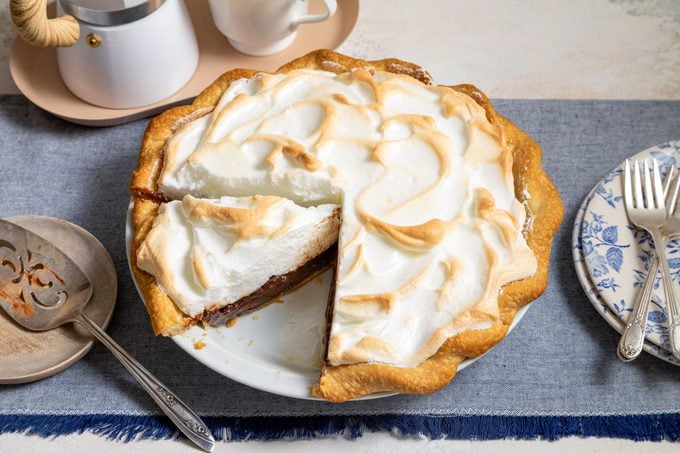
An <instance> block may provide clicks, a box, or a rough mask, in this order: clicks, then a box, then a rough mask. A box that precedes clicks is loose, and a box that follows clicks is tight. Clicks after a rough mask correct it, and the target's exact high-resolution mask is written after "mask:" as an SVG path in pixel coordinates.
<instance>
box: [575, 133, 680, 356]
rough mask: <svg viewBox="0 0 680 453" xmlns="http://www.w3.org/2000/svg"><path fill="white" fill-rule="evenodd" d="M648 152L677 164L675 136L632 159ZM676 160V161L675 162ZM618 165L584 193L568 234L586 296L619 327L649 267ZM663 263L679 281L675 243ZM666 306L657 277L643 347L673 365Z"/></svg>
mask: <svg viewBox="0 0 680 453" xmlns="http://www.w3.org/2000/svg"><path fill="white" fill-rule="evenodd" d="M649 157H654V158H656V159H658V160H659V162H660V163H661V165H662V172H663V173H664V174H665V173H667V172H668V169H669V168H670V167H671V166H673V165H676V166H677V164H678V163H680V141H674V142H669V143H665V144H662V145H658V146H655V147H652V148H649V149H647V150H645V151H642V152H641V153H639V154H637V155H636V156H634V158H635V159H639V158H649ZM676 160H677V161H678V162H676ZM621 172H622V165H620V166H619V167H617V168H616V169H615V170H614V171H612V172H611V173H610V174H609V175H607V176H606V177H605V178H604V179H603V180H602V181H601V182H600V183H598V184H597V185H596V186H595V188H594V189H593V190H592V192H591V193H590V195H588V197H586V199H585V200H584V202H583V205H582V206H581V209H580V210H579V212H578V215H577V216H576V221H575V224H574V231H573V236H572V243H573V254H574V263H575V266H576V271H577V274H578V276H579V280H580V281H581V285H582V286H583V288H584V290H585V291H586V294H587V295H588V298H589V299H590V301H591V302H592V303H593V305H594V306H595V308H596V309H597V310H598V313H600V314H601V315H602V316H603V317H604V318H605V320H607V322H609V324H611V325H612V326H613V327H614V328H615V329H616V330H618V331H619V332H621V331H622V330H623V325H624V324H623V322H624V321H626V320H627V317H628V315H629V313H630V312H631V310H632V303H633V301H634V298H635V295H636V294H637V291H639V290H640V286H641V285H642V283H643V281H644V278H645V277H646V275H647V271H648V269H649V264H650V259H651V257H652V253H653V252H652V245H651V241H650V238H649V236H648V235H647V234H646V233H643V232H641V231H639V230H637V228H635V227H633V226H632V225H630V224H629V222H628V218H627V217H626V212H625V208H624V206H623V196H622V193H621ZM667 251H668V254H669V257H670V258H669V266H670V268H671V272H672V274H673V279H674V280H675V281H676V283H678V282H680V243H679V242H677V241H674V242H672V243H670V244H669V246H668V250H667ZM666 313H667V311H666V306H665V304H664V299H663V288H662V286H661V284H660V277H658V276H657V279H656V282H655V288H654V293H653V298H652V304H651V306H650V311H649V316H648V324H647V343H646V345H645V350H646V351H647V352H650V353H651V354H653V355H655V356H657V357H660V358H662V359H664V360H667V361H669V362H671V363H674V364H676V365H678V364H680V363H678V361H677V360H675V359H673V358H672V356H671V355H670V353H669V352H668V348H669V345H668V326H667V314H666Z"/></svg>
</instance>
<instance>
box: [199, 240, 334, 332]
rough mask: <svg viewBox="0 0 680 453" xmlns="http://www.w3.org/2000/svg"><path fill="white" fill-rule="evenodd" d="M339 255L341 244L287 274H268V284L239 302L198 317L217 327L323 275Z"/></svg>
mask: <svg viewBox="0 0 680 453" xmlns="http://www.w3.org/2000/svg"><path fill="white" fill-rule="evenodd" d="M337 255H338V245H337V243H336V244H334V245H332V246H331V247H329V248H328V249H327V250H326V251H325V252H323V253H321V254H320V255H318V256H316V257H315V258H313V259H311V260H309V261H307V262H306V263H305V264H303V265H302V266H300V267H298V268H297V269H295V270H293V271H291V272H288V273H287V274H283V275H274V276H272V277H269V280H267V283H265V284H264V285H262V286H261V287H260V288H259V289H257V290H256V291H254V292H252V293H250V294H249V295H247V296H245V297H243V298H241V299H239V300H237V301H236V302H234V303H232V304H229V305H225V306H223V307H220V308H217V309H208V310H206V311H204V312H203V314H202V315H200V316H199V318H198V320H200V321H203V322H207V323H208V324H210V325H211V326H218V325H221V324H224V323H225V322H227V321H228V320H230V319H232V318H235V317H237V316H240V315H242V314H244V313H246V312H248V311H252V310H256V309H258V308H261V307H262V306H264V305H266V304H268V303H271V302H273V301H274V300H275V299H276V298H277V297H278V296H280V295H282V294H285V293H287V292H289V291H292V290H293V289H295V288H297V287H298V286H300V285H302V284H303V283H305V282H306V281H307V280H309V279H311V278H313V277H314V276H316V275H318V274H320V273H321V272H322V271H324V270H325V269H327V268H328V267H330V266H331V264H333V263H334V262H335V260H336V259H337ZM327 317H328V316H327Z"/></svg>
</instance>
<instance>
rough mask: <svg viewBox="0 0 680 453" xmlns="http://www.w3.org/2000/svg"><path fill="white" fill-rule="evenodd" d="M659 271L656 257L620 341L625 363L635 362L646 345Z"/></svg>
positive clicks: (620, 355)
mask: <svg viewBox="0 0 680 453" xmlns="http://www.w3.org/2000/svg"><path fill="white" fill-rule="evenodd" d="M658 270H659V258H657V257H656V256H655V257H654V258H653V259H652V262H651V263H650V265H649V273H648V274H647V278H646V279H645V283H644V285H643V286H642V290H641V291H640V292H638V295H637V299H636V300H635V304H634V305H633V311H632V312H631V313H630V317H629V318H628V323H627V324H626V328H625V329H624V331H623V335H622V336H621V339H620V340H619V347H618V348H617V353H618V355H619V358H620V359H621V360H623V361H624V362H630V361H631V360H635V359H636V358H637V356H639V355H640V352H642V346H643V345H644V343H645V326H646V325H647V313H648V311H649V302H650V301H651V300H652V290H653V289H654V280H655V279H656V273H657V271H658Z"/></svg>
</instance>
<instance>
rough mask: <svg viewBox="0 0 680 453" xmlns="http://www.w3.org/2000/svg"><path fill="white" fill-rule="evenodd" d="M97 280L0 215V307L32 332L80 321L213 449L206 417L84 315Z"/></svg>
mask: <svg viewBox="0 0 680 453" xmlns="http://www.w3.org/2000/svg"><path fill="white" fill-rule="evenodd" d="M92 291H93V288H92V284H91V283H90V281H89V279H88V278H87V277H86V276H85V274H84V273H83V272H82V271H81V270H80V268H79V267H78V266H77V265H76V264H75V263H74V262H73V261H71V259H70V258H69V257H68V256H67V255H66V254H65V253H63V252H62V251H61V250H59V249H58V248H57V247H56V246H54V245H53V244H52V243H50V242H48V241H46V240H45V239H43V238H41V237H40V236H38V235H36V234H34V233H31V232H30V231H28V230H26V229H24V228H22V227H20V226H18V225H15V224H13V223H11V222H8V221H6V220H2V219H0V306H1V307H2V308H4V310H5V311H6V312H7V314H8V315H9V316H10V317H11V318H13V319H14V320H15V321H16V322H17V323H19V324H20V325H22V326H23V327H25V328H27V329H29V330H36V331H44V330H50V329H54V328H55V327H59V326H61V325H63V324H68V323H77V324H80V325H81V326H83V327H85V328H86V329H87V330H89V331H90V332H91V333H92V335H93V336H94V337H95V338H97V339H98V340H99V341H101V342H102V343H103V344H104V345H105V346H106V347H107V348H109V350H110V351H111V352H112V353H113V355H114V356H116V358H117V359H118V360H119V361H120V362H121V363H122V364H123V365H124V366H125V368H127V370H128V371H129V372H130V374H132V375H133V376H134V377H135V379H137V381H138V382H139V383H140V384H141V385H142V387H143V388H144V390H146V391H147V393H149V395H151V397H152V398H153V400H154V401H155V402H156V403H157V404H158V406H160V408H161V409H162V410H163V412H164V413H165V414H166V415H167V416H168V417H169V418H170V419H171V420H172V421H173V422H174V423H175V425H177V427H178V428H179V429H180V431H182V432H183V433H184V434H185V435H186V436H187V437H188V438H189V439H190V440H191V441H192V442H194V443H195V444H196V445H197V446H198V447H200V448H201V449H203V450H205V451H212V449H213V447H214V446H215V439H214V438H213V436H212V434H211V433H210V430H209V429H208V427H207V426H206V425H205V424H204V423H203V421H202V420H201V419H200V418H199V417H198V415H196V413H194V411H192V410H191V409H190V408H189V407H188V406H187V405H186V404H184V403H183V402H182V401H181V400H180V399H179V398H178V397H177V396H176V395H175V394H174V393H172V392H171V391H170V390H168V389H167V387H165V385H163V384H162V383H161V382H160V381H159V380H158V379H156V378H155V377H154V376H153V375H152V374H151V373H150V372H149V371H148V370H147V369H146V368H144V367H143V366H142V365H140V364H139V362H137V361H136V360H135V359H134V358H133V357H132V356H130V354H128V353H127V352H126V351H125V350H124V349H123V348H122V347H120V346H119V345H118V344H117V343H116V342H115V341H114V340H113V339H111V337H109V336H108V335H107V334H106V332H104V330H102V329H101V328H100V327H99V326H98V325H97V324H95V323H94V322H93V321H92V320H90V319H89V318H88V317H87V316H86V315H85V314H83V308H85V305H87V303H88V302H89V300H90V298H91V297H92Z"/></svg>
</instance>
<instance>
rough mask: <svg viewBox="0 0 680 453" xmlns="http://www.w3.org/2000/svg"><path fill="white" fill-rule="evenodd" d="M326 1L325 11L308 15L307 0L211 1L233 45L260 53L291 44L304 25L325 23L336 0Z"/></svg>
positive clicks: (222, 30) (335, 4) (216, 20)
mask: <svg viewBox="0 0 680 453" xmlns="http://www.w3.org/2000/svg"><path fill="white" fill-rule="evenodd" d="M323 3H324V4H325V5H326V12H325V13H324V14H307V7H308V1H307V0H210V11H211V12H212V17H213V21H214V22H215V25H216V26H217V28H218V29H219V30H220V31H221V32H222V33H223V34H224V35H225V36H226V37H227V39H228V40H229V43H231V45H232V47H234V48H235V49H236V50H238V51H239V52H241V53H245V54H248V55H257V56H260V55H271V54H273V53H276V52H280V51H282V50H283V49H285V48H286V47H288V46H289V45H290V44H291V43H292V42H293V41H294V40H295V35H296V33H297V28H298V26H299V25H300V24H311V23H314V22H322V21H324V20H326V19H328V18H329V17H331V16H332V15H333V14H335V10H336V8H337V3H336V0H323Z"/></svg>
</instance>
